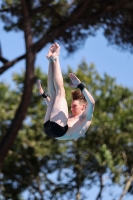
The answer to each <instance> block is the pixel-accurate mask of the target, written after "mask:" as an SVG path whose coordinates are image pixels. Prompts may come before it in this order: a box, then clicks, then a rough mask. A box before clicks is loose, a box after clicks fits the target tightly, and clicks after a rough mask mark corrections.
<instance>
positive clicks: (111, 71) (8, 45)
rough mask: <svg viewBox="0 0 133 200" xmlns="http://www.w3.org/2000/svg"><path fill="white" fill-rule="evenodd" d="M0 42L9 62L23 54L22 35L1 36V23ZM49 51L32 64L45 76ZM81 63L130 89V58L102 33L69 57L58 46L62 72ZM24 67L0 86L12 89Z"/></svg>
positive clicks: (4, 77) (21, 64) (4, 78)
mask: <svg viewBox="0 0 133 200" xmlns="http://www.w3.org/2000/svg"><path fill="white" fill-rule="evenodd" d="M0 41H1V45H2V54H3V57H5V58H7V59H8V60H13V59H14V58H16V57H17V56H20V55H22V54H23V53H24V52H25V47H24V36H23V33H15V32H4V31H3V29H2V23H1V24H0ZM48 48H49V45H47V46H46V47H45V48H44V49H43V50H42V51H41V52H40V53H38V55H37V59H36V64H35V65H36V66H41V67H42V69H43V71H44V72H47V66H48V61H47V59H46V53H47V51H48ZM82 59H85V60H86V62H87V63H88V64H90V63H94V64H95V66H96V69H97V71H98V72H99V73H100V74H101V75H103V74H104V73H107V74H108V75H110V76H111V77H115V78H116V82H117V83H118V84H121V85H123V86H126V87H129V88H133V56H132V55H131V54H130V53H129V52H128V51H127V52H122V51H118V50H117V49H116V47H113V46H108V42H107V40H106V39H105V38H104V37H103V36H102V31H99V32H98V33H97V36H96V37H90V38H88V39H87V40H86V42H85V44H84V45H83V46H82V47H81V48H80V49H79V50H78V51H77V52H75V53H74V54H72V55H70V56H69V57H68V56H67V53H66V51H65V50H64V49H63V47H62V46H61V54H60V62H61V68H62V70H63V71H64V70H65V69H66V68H67V66H71V67H73V69H75V70H76V68H77V65H78V64H80V62H81V61H82ZM0 66H1V65H0ZM24 66H25V63H24V61H21V62H18V64H16V65H14V66H13V67H12V68H11V69H9V70H7V71H6V72H5V73H3V74H2V75H1V77H0V82H1V81H4V82H5V83H7V84H10V85H11V86H13V82H12V79H11V75H12V74H13V73H16V72H18V73H20V72H21V70H24ZM98 190H99V189H98V188H93V192H92V194H91V193H90V195H91V196H92V200H93V199H95V198H94V196H93V195H94V193H95V194H96V193H98ZM109 190H110V192H112V193H114V192H115V193H116V194H117V195H118V197H119V195H120V194H121V192H122V188H119V187H117V186H114V187H113V188H110V189H109ZM109 190H108V189H105V190H104V194H103V196H104V197H105V199H108V200H110V199H111V198H110V197H109V196H108V192H109ZM94 191H95V192H94ZM117 199H118V198H117ZM127 199H128V200H131V197H129V196H125V197H124V199H123V200H127Z"/></svg>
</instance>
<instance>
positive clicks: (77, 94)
mask: <svg viewBox="0 0 133 200" xmlns="http://www.w3.org/2000/svg"><path fill="white" fill-rule="evenodd" d="M72 100H78V101H80V102H81V103H85V104H87V101H86V99H85V96H84V95H83V93H82V92H81V90H79V89H77V90H72Z"/></svg>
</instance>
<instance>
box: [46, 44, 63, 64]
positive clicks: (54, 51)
mask: <svg viewBox="0 0 133 200" xmlns="http://www.w3.org/2000/svg"><path fill="white" fill-rule="evenodd" d="M59 54H60V46H59V44H57V43H55V44H53V45H52V46H51V47H50V49H49V51H48V54H47V56H46V57H47V58H48V59H49V60H52V61H55V60H56V59H57V58H58V56H59Z"/></svg>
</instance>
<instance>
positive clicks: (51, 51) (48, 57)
mask: <svg viewBox="0 0 133 200" xmlns="http://www.w3.org/2000/svg"><path fill="white" fill-rule="evenodd" d="M54 49H55V45H54V44H53V45H52V46H51V47H50V49H49V51H48V54H47V55H46V57H47V59H48V60H49V59H50V57H51V56H52V53H53V52H54Z"/></svg>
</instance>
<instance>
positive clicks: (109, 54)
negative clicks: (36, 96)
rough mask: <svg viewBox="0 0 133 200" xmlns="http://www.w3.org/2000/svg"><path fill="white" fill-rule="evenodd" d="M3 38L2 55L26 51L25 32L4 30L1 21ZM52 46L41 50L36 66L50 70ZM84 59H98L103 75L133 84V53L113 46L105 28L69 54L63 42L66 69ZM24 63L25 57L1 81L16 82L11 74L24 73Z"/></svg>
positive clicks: (9, 56) (90, 60)
mask: <svg viewBox="0 0 133 200" xmlns="http://www.w3.org/2000/svg"><path fill="white" fill-rule="evenodd" d="M0 41H1V47H2V55H3V57H5V58H6V59H8V60H10V61H11V60H13V59H14V58H16V57H18V56H20V55H22V54H23V53H25V46H24V45H25V44H24V36H23V33H15V32H4V31H3V29H2V24H0ZM49 46H50V44H49V45H47V46H46V47H45V48H44V49H43V50H42V51H40V52H39V53H38V55H37V58H36V63H35V66H41V67H42V70H43V71H44V72H46V73H47V70H48V61H47V59H46V54H47V51H48V49H49ZM83 59H85V61H86V62H87V63H88V64H91V63H94V64H95V67H96V69H97V71H98V72H99V73H100V75H101V76H103V74H104V73H107V74H108V75H109V76H111V77H115V78H116V82H117V84H120V85H122V86H126V87H129V88H133V78H132V77H133V76H132V75H133V56H132V55H131V54H130V52H128V51H120V50H117V47H116V46H111V45H110V46H109V45H108V41H107V40H106V39H105V38H104V36H103V34H102V31H99V32H98V33H97V35H96V37H90V38H88V39H87V40H86V42H85V44H83V45H82V46H81V48H80V49H79V50H77V51H76V52H75V53H73V54H71V55H69V56H68V55H67V52H66V51H65V49H64V48H63V46H61V53H60V63H61V68H62V70H63V71H64V70H65V69H66V68H67V67H68V66H71V67H73V69H75V70H76V69H77V66H78V64H80V63H81V61H82V60H83ZM0 66H2V63H0ZM24 66H25V63H24V61H20V62H18V63H17V64H16V65H14V66H13V67H12V68H11V69H9V70H7V71H6V72H5V73H3V74H2V75H1V77H0V81H4V82H5V83H9V84H12V79H11V75H12V74H13V73H16V72H18V73H20V72H21V70H24V69H25V67H24Z"/></svg>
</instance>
